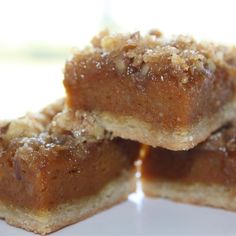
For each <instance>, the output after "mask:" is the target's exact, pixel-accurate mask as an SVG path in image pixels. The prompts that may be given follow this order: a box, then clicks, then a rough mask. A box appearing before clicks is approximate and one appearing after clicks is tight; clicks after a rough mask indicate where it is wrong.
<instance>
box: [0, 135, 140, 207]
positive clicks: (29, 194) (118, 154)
mask: <svg viewBox="0 0 236 236" xmlns="http://www.w3.org/2000/svg"><path fill="white" fill-rule="evenodd" d="M0 145H1V146H0V150H1V158H0V200H1V201H2V202H4V203H8V204H13V205H14V206H18V207H24V208H29V209H40V210H41V209H50V208H53V207H55V206H57V205H58V204H62V203H67V202H70V201H73V200H77V199H80V198H82V197H85V196H90V195H93V194H96V193H97V192H98V191H99V190H100V189H101V188H102V187H104V186H105V185H106V184H107V183H109V182H110V181H112V180H113V179H115V178H117V177H119V176H120V175H121V174H122V173H123V172H124V171H132V169H133V168H134V161H135V159H136V158H137V156H138V144H136V143H134V142H131V141H123V140H120V139H116V140H113V141H108V140H102V141H98V142H97V143H82V144H81V143H78V142H77V140H76V139H75V138H74V137H72V136H70V135H61V136H54V137H53V136H51V135H49V134H47V133H41V134H40V135H39V136H37V137H31V138H17V139H15V140H14V141H11V142H10V144H4V143H1V144H0Z"/></svg>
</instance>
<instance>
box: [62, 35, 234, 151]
mask: <svg viewBox="0 0 236 236" xmlns="http://www.w3.org/2000/svg"><path fill="white" fill-rule="evenodd" d="M235 80H236V50H235V48H232V47H226V46H221V45H216V44H213V43H198V42H196V41H195V40H194V39H192V38H190V37H185V36H178V37H173V38H171V39H165V38H164V37H162V36H161V34H160V33H159V32H156V31H152V32H151V33H150V34H148V35H146V36H141V35H140V34H139V33H138V32H137V33H134V34H127V35H125V34H124V35H123V34H116V35H112V34H109V33H107V32H102V33H100V35H98V36H96V37H95V38H94V39H93V40H92V47H90V48H87V49H85V50H82V51H78V52H77V53H75V54H74V56H73V58H72V59H71V60H69V61H68V62H67V64H66V67H65V79H64V85H65V88H66V91H67V104H68V106H69V107H70V108H72V109H74V110H77V109H79V110H84V111H86V112H87V113H88V114H91V115H93V116H94V117H96V119H97V123H99V124H100V125H101V126H102V127H104V128H105V129H106V130H108V131H111V132H112V133H113V135H114V136H119V137H122V138H127V139H132V140H136V141H139V142H141V143H144V144H148V145H151V146H153V147H156V146H160V147H163V148H167V149H171V150H187V149H190V148H193V147H194V146H196V145H197V144H198V143H200V142H202V141H204V140H205V139H206V138H207V137H208V136H209V135H210V134H211V133H212V132H213V131H215V130H216V129H218V128H220V127H221V126H222V125H224V124H225V123H226V122H228V121H230V120H232V118H233V117H234V114H235V111H236V108H235V107H236V102H235V94H236V91H235Z"/></svg>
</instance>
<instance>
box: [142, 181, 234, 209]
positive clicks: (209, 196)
mask: <svg viewBox="0 0 236 236" xmlns="http://www.w3.org/2000/svg"><path fill="white" fill-rule="evenodd" d="M142 188H143V191H144V193H145V195H146V196H148V197H159V198H167V199H170V200H172V201H176V202H182V203H189V204H194V205H202V206H211V207H216V208H223V209H225V210H229V211H236V194H235V188H230V187H227V186H223V185H217V184H212V185H206V184H201V183H195V184H184V183H177V182H168V181H165V180H160V181H158V180H153V181H152V180H145V179H143V180H142Z"/></svg>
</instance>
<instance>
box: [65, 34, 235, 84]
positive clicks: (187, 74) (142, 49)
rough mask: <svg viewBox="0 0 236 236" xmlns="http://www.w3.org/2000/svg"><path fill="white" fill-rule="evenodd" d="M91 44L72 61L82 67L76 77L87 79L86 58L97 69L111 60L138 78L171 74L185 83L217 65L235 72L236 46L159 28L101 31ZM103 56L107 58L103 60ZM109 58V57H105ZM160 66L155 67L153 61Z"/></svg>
mask: <svg viewBox="0 0 236 236" xmlns="http://www.w3.org/2000/svg"><path fill="white" fill-rule="evenodd" d="M91 44H92V48H90V49H86V50H84V51H81V52H78V53H77V54H76V55H75V57H74V59H73V60H72V61H70V62H68V63H69V64H74V66H80V67H81V73H79V74H78V71H76V70H75V76H74V79H75V78H81V79H85V78H86V74H85V73H83V69H86V61H84V58H86V57H87V60H93V64H94V65H96V69H97V70H101V69H102V66H103V64H106V63H108V59H107V58H109V60H112V62H113V64H114V67H112V70H113V71H117V73H119V74H120V75H124V76H135V77H136V78H141V79H142V78H144V77H145V76H146V77H148V78H151V79H165V77H167V78H168V75H166V74H170V73H171V75H172V77H176V78H177V79H180V81H179V82H180V83H182V84H184V85H186V84H188V83H189V82H190V81H191V80H193V79H196V78H199V74H203V75H204V76H208V77H209V76H213V74H214V73H215V71H216V69H217V67H218V66H219V67H222V68H226V69H227V71H228V72H229V73H230V74H232V75H234V76H236V49H235V48H234V47H225V46H222V45H217V44H213V43H208V42H201V43H199V42H197V41H195V40H194V39H193V38H191V37H187V36H182V35H180V36H177V37H173V38H171V39H166V38H164V37H163V36H162V34H161V33H160V32H159V31H158V30H152V31H150V33H149V34H147V35H146V36H142V35H141V34H140V33H139V32H135V33H133V34H110V33H109V32H108V31H102V32H101V33H100V34H98V35H97V36H95V37H94V38H93V39H92V41H91ZM101 58H103V59H104V60H101ZM106 59H107V60H106ZM77 63H79V65H78V64H77ZM154 64H155V65H156V68H157V69H154V66H153V65H154Z"/></svg>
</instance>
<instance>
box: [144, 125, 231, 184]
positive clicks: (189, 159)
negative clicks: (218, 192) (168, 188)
mask: <svg viewBox="0 0 236 236" xmlns="http://www.w3.org/2000/svg"><path fill="white" fill-rule="evenodd" d="M235 127H236V126H235V125H234V124H232V125H229V126H227V127H224V128H222V129H221V130H219V131H217V132H215V133H214V134H212V135H211V136H210V137H209V138H208V140H206V141H205V142H204V143H202V144H200V145H198V146H197V147H195V148H193V149H192V150H189V151H178V152H174V151H169V150H166V149H162V148H156V149H155V148H149V150H148V152H147V155H146V157H145V158H144V160H143V165H142V176H143V178H144V179H147V180H154V181H155V180H160V181H162V180H164V181H174V182H180V183H186V184H188V183H189V184H192V183H203V184H222V185H235V184H236V128H235Z"/></svg>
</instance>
